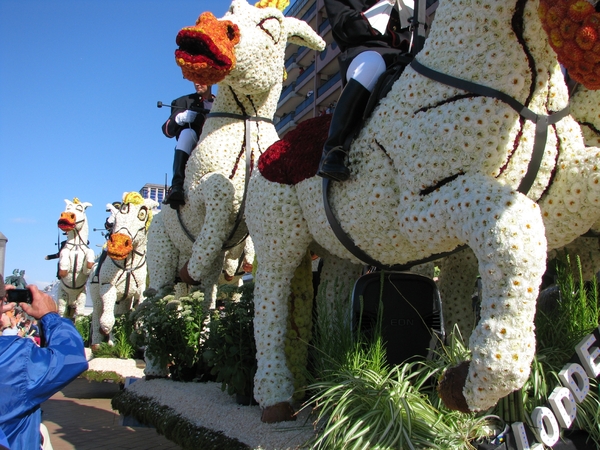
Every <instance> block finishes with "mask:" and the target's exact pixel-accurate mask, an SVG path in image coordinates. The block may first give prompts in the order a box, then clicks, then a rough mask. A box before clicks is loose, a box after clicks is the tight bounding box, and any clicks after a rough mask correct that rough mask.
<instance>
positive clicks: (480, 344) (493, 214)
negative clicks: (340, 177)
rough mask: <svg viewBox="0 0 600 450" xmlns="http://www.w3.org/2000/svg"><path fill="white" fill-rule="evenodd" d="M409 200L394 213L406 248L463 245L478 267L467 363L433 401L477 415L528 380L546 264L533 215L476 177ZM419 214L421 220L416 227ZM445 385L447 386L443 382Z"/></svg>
mask: <svg viewBox="0 0 600 450" xmlns="http://www.w3.org/2000/svg"><path fill="white" fill-rule="evenodd" d="M415 197H416V198H415V201H414V202H412V203H409V202H407V203H406V205H408V208H407V209H406V210H401V211H400V213H401V220H402V222H401V223H402V224H403V226H402V230H403V232H404V233H405V235H406V236H407V237H408V236H410V239H411V240H412V241H413V242H415V241H416V242H420V241H422V242H431V241H430V239H432V240H433V242H431V244H433V245H435V247H434V246H432V247H431V249H432V250H435V248H436V247H437V248H443V247H442V246H443V245H444V242H445V241H451V242H456V241H458V242H463V243H466V244H467V245H468V246H469V247H470V248H471V249H472V250H473V252H474V253H475V256H476V257H477V260H478V263H479V273H480V274H481V279H482V287H483V289H482V297H483V298H482V302H481V319H480V321H479V323H478V324H477V326H476V327H475V329H474V331H473V333H472V334H471V337H470V340H469V349H470V350H471V358H472V359H471V361H470V364H469V365H468V369H467V370H466V371H464V372H462V373H460V374H457V372H460V370H459V369H457V370H448V371H447V372H446V374H447V375H446V376H445V378H444V379H443V380H442V381H441V384H440V396H441V397H442V399H443V400H444V402H445V403H446V405H447V406H449V407H451V408H452V409H459V410H461V411H465V412H467V411H469V410H471V411H477V410H484V409H487V408H489V407H491V406H493V405H495V404H496V403H497V401H498V400H499V399H500V398H502V397H504V396H506V395H507V394H509V393H510V392H512V391H514V390H516V389H519V388H520V387H522V386H523V383H525V381H526V380H527V377H528V376H529V370H530V364H531V360H532V359H533V355H534V353H535V335H534V325H533V318H534V315H535V306H536V298H537V294H538V289H539V285H540V283H541V278H542V274H543V272H544V269H545V260H546V240H545V237H544V225H543V222H542V217H541V212H540V208H539V207H538V205H536V204H535V203H534V202H533V201H531V200H530V199H528V198H527V197H525V196H524V195H522V194H519V193H517V192H515V191H513V190H512V189H510V187H508V186H504V185H501V184H499V183H497V182H496V181H495V180H492V179H490V178H488V177H486V176H484V175H480V174H473V175H469V176H468V177H467V176H464V177H460V178H458V179H457V180H455V181H453V182H451V183H449V184H447V185H445V186H444V187H442V188H440V189H439V190H437V191H435V192H433V193H431V194H430V195H427V196H415ZM421 214H422V215H423V216H425V214H427V218H428V219H429V220H427V221H423V220H418V218H419V217H420V215H421ZM413 218H416V219H417V220H413ZM431 244H430V245H431ZM455 374H456V375H455ZM465 377H466V379H465ZM452 378H454V381H455V382H454V383H447V382H446V381H447V380H450V379H452Z"/></svg>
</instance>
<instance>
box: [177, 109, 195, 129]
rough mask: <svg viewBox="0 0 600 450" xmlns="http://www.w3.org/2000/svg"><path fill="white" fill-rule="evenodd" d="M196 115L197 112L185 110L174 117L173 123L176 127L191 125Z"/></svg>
mask: <svg viewBox="0 0 600 450" xmlns="http://www.w3.org/2000/svg"><path fill="white" fill-rule="evenodd" d="M197 115H198V113H197V112H195V111H190V110H189V109H187V110H185V111H184V112H181V113H179V114H177V115H176V116H175V122H177V125H183V124H185V123H192V122H193V121H194V120H196V116H197Z"/></svg>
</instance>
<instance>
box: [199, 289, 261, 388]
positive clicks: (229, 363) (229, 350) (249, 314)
mask: <svg viewBox="0 0 600 450" xmlns="http://www.w3.org/2000/svg"><path fill="white" fill-rule="evenodd" d="M225 286H228V285H224V286H223V287H222V288H221V287H220V288H219V289H224V290H225V291H226V292H228V293H229V294H230V297H229V299H228V300H226V301H225V302H224V305H225V306H224V308H223V310H222V311H216V312H215V313H214V314H213V316H212V318H211V322H210V334H209V338H208V340H207V342H206V344H205V346H204V349H203V353H202V357H203V359H204V361H205V362H206V364H207V365H208V366H209V367H210V368H211V369H210V371H211V374H213V375H216V381H217V382H220V383H221V387H222V389H223V390H225V389H227V392H228V393H229V394H234V393H235V394H240V395H242V396H245V397H248V398H252V393H253V386H254V374H255V373H256V367H257V364H256V344H255V342H254V283H247V284H244V285H243V286H241V287H239V288H238V287H235V289H232V287H231V285H229V286H228V287H225ZM238 293H239V294H241V298H240V300H239V301H231V298H232V297H233V296H234V295H235V294H238Z"/></svg>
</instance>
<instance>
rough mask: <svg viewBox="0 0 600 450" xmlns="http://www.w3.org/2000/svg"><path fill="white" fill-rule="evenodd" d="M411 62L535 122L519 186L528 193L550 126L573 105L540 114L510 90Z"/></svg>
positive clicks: (426, 73) (427, 74)
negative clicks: (525, 171)
mask: <svg viewBox="0 0 600 450" xmlns="http://www.w3.org/2000/svg"><path fill="white" fill-rule="evenodd" d="M410 66H411V67H412V68H413V69H414V71H415V72H417V73H419V74H421V75H423V76H424V77H427V78H429V79H431V80H433V81H437V82H438V83H442V84H445V85H446V86H450V87H454V88H457V89H461V90H463V91H467V92H472V93H473V94H478V95H482V96H485V97H492V98H496V99H498V100H500V101H502V102H504V103H506V104H507V105H508V106H510V107H511V108H512V109H514V110H515V111H516V112H517V113H519V115H520V116H521V117H523V118H524V119H526V120H530V121H532V122H533V123H535V139H534V141H533V150H532V153H531V160H530V161H529V166H528V167H527V173H526V174H525V176H524V177H523V179H522V180H521V183H520V184H519V188H518V189H517V190H518V191H519V192H520V193H521V194H524V195H527V193H528V192H529V189H531V186H533V182H534V181H535V178H536V177H537V173H538V170H539V168H540V165H541V163H542V158H543V156H544V149H545V147H546V139H547V137H548V126H549V125H553V124H555V123H557V122H559V121H560V120H562V119H563V118H565V117H566V116H568V115H569V105H567V106H566V107H565V108H564V109H562V110H560V111H557V112H554V113H552V114H549V115H545V114H536V113H534V112H533V111H532V110H530V109H529V108H527V107H526V106H525V105H523V104H521V103H520V102H518V101H517V100H516V99H514V98H512V97H511V96H510V95H508V94H505V93H504V92H501V91H498V90H496V89H493V88H490V87H487V86H482V85H480V84H476V83H472V82H470V81H466V80H462V79H460V78H456V77H453V76H451V75H447V74H445V73H441V72H438V71H436V70H433V69H431V68H429V67H426V66H424V65H422V64H421V63H420V62H418V61H417V60H416V59H414V60H413V61H412V62H411V63H410Z"/></svg>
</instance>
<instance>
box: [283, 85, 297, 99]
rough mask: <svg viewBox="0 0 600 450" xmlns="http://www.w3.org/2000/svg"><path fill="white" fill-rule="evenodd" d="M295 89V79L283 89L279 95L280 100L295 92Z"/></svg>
mask: <svg viewBox="0 0 600 450" xmlns="http://www.w3.org/2000/svg"><path fill="white" fill-rule="evenodd" d="M294 89H296V82H295V81H294V82H293V83H292V84H290V85H289V86H288V87H286V88H285V89H284V90H283V91H281V95H280V96H279V101H281V100H283V99H284V98H286V97H287V96H288V95H290V94H291V93H292V92H294Z"/></svg>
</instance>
